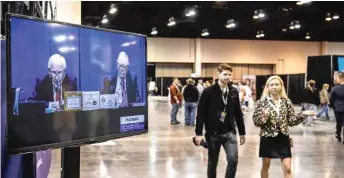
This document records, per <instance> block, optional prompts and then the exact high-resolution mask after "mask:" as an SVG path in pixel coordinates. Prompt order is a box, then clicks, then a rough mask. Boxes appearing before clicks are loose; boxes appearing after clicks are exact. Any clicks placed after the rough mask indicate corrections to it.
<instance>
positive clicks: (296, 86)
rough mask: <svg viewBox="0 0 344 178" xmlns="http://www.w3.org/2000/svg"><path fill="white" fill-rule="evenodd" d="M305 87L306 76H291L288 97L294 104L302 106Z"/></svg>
mask: <svg viewBox="0 0 344 178" xmlns="http://www.w3.org/2000/svg"><path fill="white" fill-rule="evenodd" d="M304 86H305V74H291V75H289V87H288V97H289V99H290V100H291V101H292V102H293V104H301V97H302V92H303V89H304Z"/></svg>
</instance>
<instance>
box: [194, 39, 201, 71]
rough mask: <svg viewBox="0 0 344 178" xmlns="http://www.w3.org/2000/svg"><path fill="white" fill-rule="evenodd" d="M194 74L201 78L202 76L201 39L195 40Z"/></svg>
mask: <svg viewBox="0 0 344 178" xmlns="http://www.w3.org/2000/svg"><path fill="white" fill-rule="evenodd" d="M194 73H195V74H196V75H197V76H201V74H202V39H200V38H197V39H196V40H195V62H194Z"/></svg>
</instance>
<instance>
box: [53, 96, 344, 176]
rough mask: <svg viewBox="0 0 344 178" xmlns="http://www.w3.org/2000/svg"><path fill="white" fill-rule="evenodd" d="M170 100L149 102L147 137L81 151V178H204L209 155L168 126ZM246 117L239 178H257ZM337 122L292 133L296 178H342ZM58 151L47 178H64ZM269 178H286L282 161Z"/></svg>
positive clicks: (255, 139)
mask: <svg viewBox="0 0 344 178" xmlns="http://www.w3.org/2000/svg"><path fill="white" fill-rule="evenodd" d="M169 111H170V105H169V104H168V101H167V100H166V99H156V98H155V99H154V98H150V101H149V133H148V134H146V135H140V136H134V137H130V138H123V139H118V140H113V141H108V142H106V143H101V144H96V145H89V146H83V147H82V148H81V152H82V153H81V178H117V177H118V178H206V168H207V150H205V149H203V148H201V147H195V146H194V145H193V143H192V141H191V138H192V137H193V136H194V127H192V126H185V125H184V124H183V120H184V115H183V114H184V112H183V111H181V112H180V113H179V115H178V119H179V121H182V124H180V125H173V126H171V125H170V124H169V119H170V118H169ZM251 115H252V112H248V113H246V116H245V123H246V130H247V136H246V144H245V145H243V146H239V164H238V170H237V176H236V177H237V178H259V177H260V168H261V160H260V159H259V158H258V148H259V136H258V132H259V129H258V128H256V127H255V126H254V125H253V123H252V119H251ZM334 131H335V121H334V120H332V121H323V120H319V121H315V123H314V126H311V127H305V126H303V125H302V124H301V125H299V126H297V127H293V128H292V129H291V136H292V138H293V140H294V147H293V148H292V154H293V162H292V172H293V175H294V177H296V178H343V177H344V145H343V144H342V143H339V142H338V141H337V140H336V139H335V138H334ZM60 163H61V162H60V151H59V150H54V152H53V163H52V167H51V171H50V176H49V178H59V177H60ZM225 167H226V159H225V154H224V152H223V150H221V154H220V159H219V165H218V169H217V170H218V177H219V178H221V177H224V174H225ZM270 168H271V169H270V178H282V177H283V173H282V169H281V166H280V161H279V160H273V161H272V162H271V167H270Z"/></svg>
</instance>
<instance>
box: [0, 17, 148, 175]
mask: <svg viewBox="0 0 344 178" xmlns="http://www.w3.org/2000/svg"><path fill="white" fill-rule="evenodd" d="M23 29H25V30H23ZM2 46H3V45H2ZM146 46H147V42H146V37H145V36H144V35H140V34H133V33H128V32H120V31H113V30H107V29H101V28H95V27H89V26H82V25H75V24H69V23H64V22H57V21H50V20H44V19H38V18H33V17H28V16H22V15H15V14H9V15H8V16H7V17H6V48H4V49H6V58H5V59H6V60H2V62H3V63H2V64H1V66H2V69H4V70H3V71H2V73H1V77H2V84H4V85H2V86H1V87H2V93H1V94H2V95H3V96H4V97H3V96H2V97H1V104H2V115H1V116H2V117H1V121H2V122H1V123H2V124H1V125H2V129H1V130H2V133H1V136H2V141H4V142H2V148H5V149H2V150H5V152H2V160H3V161H2V168H3V167H5V169H6V170H5V172H6V171H7V170H9V169H15V171H12V172H16V173H17V174H21V175H22V176H21V175H18V176H17V175H16V176H14V175H10V174H6V175H2V177H3V178H21V177H23V176H24V177H25V178H46V177H47V176H48V174H49V169H50V162H51V160H50V159H51V151H50V150H51V149H57V148H61V149H62V151H61V164H62V165H61V168H62V170H61V177H63V178H78V177H80V146H82V145H86V144H92V143H98V142H104V141H108V140H112V139H117V138H122V137H129V136H134V135H138V134H145V133H147V132H148V108H147V80H146V79H147V71H146V65H147V57H146V56H147V49H146ZM2 59H3V58H2ZM3 64H4V65H3ZM6 69H7V70H6ZM25 171H26V172H25Z"/></svg>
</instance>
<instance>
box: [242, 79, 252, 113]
mask: <svg viewBox="0 0 344 178" xmlns="http://www.w3.org/2000/svg"><path fill="white" fill-rule="evenodd" d="M243 88H244V90H245V96H244V105H245V111H248V101H249V100H250V98H251V96H252V90H251V88H250V86H249V85H248V84H247V83H246V84H244V86H243Z"/></svg>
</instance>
